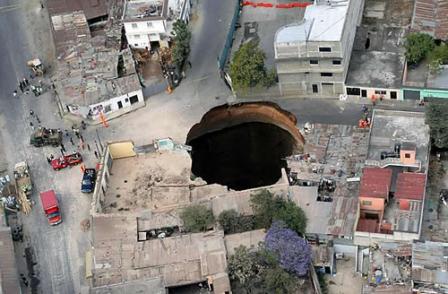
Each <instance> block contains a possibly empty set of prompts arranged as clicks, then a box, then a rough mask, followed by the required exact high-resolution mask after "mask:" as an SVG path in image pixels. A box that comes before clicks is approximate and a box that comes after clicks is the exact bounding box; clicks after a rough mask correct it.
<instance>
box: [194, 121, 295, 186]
mask: <svg viewBox="0 0 448 294" xmlns="http://www.w3.org/2000/svg"><path fill="white" fill-rule="evenodd" d="M187 143H188V145H190V146H191V147H192V152H191V156H192V161H193V163H192V172H193V174H194V175H195V176H199V177H201V178H203V179H204V180H205V181H206V182H207V183H208V184H211V183H218V184H221V185H226V186H228V187H229V188H230V189H234V190H245V189H249V188H255V187H260V186H266V185H272V184H274V183H276V182H277V181H278V180H279V179H280V177H281V168H285V167H286V162H285V160H284V158H285V157H287V156H289V155H291V154H292V153H293V150H294V146H295V141H294V138H293V137H292V135H291V134H290V133H289V132H287V131H285V130H283V129H282V128H280V127H278V126H276V125H274V124H269V123H260V122H250V123H243V124H240V125H237V126H232V127H228V128H225V129H222V130H219V131H215V132H212V133H206V134H204V135H202V136H200V137H198V138H195V139H193V140H192V141H190V142H188V139H187Z"/></svg>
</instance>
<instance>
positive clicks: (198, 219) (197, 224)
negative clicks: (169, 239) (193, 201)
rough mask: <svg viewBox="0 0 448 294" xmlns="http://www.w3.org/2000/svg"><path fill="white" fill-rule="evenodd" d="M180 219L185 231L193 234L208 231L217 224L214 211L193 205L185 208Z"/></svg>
mask: <svg viewBox="0 0 448 294" xmlns="http://www.w3.org/2000/svg"><path fill="white" fill-rule="evenodd" d="M180 217H181V218H182V221H183V222H184V227H185V229H186V230H187V231H189V232H193V233H195V232H201V231H206V230H207V229H208V228H209V227H211V226H212V225H213V224H214V222H215V218H214V217H213V213H212V211H211V210H210V209H208V208H207V207H205V206H203V205H191V206H189V207H187V208H185V209H184V210H183V211H182V213H181V214H180Z"/></svg>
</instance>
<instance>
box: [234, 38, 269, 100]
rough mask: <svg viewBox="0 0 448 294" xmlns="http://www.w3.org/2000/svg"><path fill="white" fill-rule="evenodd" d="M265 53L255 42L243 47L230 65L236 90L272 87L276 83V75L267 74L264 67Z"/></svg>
mask: <svg viewBox="0 0 448 294" xmlns="http://www.w3.org/2000/svg"><path fill="white" fill-rule="evenodd" d="M265 57H266V56H265V54H264V52H263V51H262V50H261V49H260V48H259V47H258V43H257V42H255V41H250V42H247V43H246V44H244V45H242V46H241V47H240V48H239V49H238V51H237V52H236V53H235V55H234V56H233V59H232V62H231V64H230V77H231V79H232V85H233V88H234V89H235V90H237V91H238V90H243V91H244V90H247V89H249V88H252V87H255V86H258V85H265V86H270V85H271V84H272V83H273V79H274V81H275V74H274V75H273V74H272V73H267V72H266V68H265V65H264V60H265Z"/></svg>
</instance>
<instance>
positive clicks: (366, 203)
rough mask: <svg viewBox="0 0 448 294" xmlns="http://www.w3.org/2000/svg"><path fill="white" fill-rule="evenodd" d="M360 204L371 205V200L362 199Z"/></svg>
mask: <svg viewBox="0 0 448 294" xmlns="http://www.w3.org/2000/svg"><path fill="white" fill-rule="evenodd" d="M362 205H366V206H371V205H372V201H367V200H363V201H362Z"/></svg>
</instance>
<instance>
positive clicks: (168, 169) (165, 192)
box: [103, 151, 227, 213]
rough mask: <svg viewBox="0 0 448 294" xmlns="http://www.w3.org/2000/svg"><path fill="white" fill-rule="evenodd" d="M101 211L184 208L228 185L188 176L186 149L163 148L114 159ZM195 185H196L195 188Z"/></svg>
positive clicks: (220, 191) (188, 162) (222, 191)
mask: <svg viewBox="0 0 448 294" xmlns="http://www.w3.org/2000/svg"><path fill="white" fill-rule="evenodd" d="M110 173H111V174H110V177H109V182H108V188H107V190H106V195H105V198H104V204H103V212H104V213H117V212H128V211H145V210H148V209H149V210H151V211H166V210H170V209H174V208H179V207H184V206H187V205H189V204H191V202H192V198H194V199H193V200H197V199H201V198H202V197H203V196H204V194H209V195H219V194H222V193H224V192H227V188H226V187H224V186H219V185H206V183H205V182H204V181H202V180H200V179H197V180H192V179H191V158H190V156H189V154H188V153H187V152H186V151H175V152H170V151H162V152H149V153H144V154H139V155H137V156H134V157H127V158H120V159H115V160H113V165H112V169H111V171H110ZM195 186H197V187H196V188H195Z"/></svg>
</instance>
